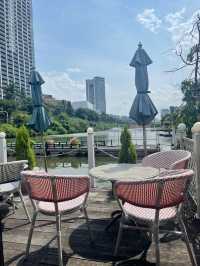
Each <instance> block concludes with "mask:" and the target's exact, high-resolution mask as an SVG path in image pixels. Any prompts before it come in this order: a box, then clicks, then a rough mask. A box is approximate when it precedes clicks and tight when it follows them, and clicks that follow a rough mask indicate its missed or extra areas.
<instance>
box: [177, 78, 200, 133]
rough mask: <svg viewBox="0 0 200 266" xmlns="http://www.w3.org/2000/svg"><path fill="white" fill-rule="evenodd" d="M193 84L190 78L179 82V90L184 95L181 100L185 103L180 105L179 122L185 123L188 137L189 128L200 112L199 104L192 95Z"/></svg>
mask: <svg viewBox="0 0 200 266" xmlns="http://www.w3.org/2000/svg"><path fill="white" fill-rule="evenodd" d="M194 86H195V82H194V81H192V80H184V81H183V82H182V83H181V90H182V93H183V95H184V97H183V101H184V102H185V104H184V105H183V106H181V118H182V121H181V122H183V123H185V124H186V127H187V136H188V137H191V128H192V126H193V125H194V123H195V122H196V121H198V119H199V113H200V104H199V102H196V101H195V98H194V97H193V95H192V90H193V89H194Z"/></svg>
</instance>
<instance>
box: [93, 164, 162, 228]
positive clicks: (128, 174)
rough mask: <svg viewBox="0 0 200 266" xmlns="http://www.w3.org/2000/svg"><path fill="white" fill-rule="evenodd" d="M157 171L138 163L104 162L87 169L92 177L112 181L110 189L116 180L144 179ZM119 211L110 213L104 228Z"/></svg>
mask: <svg viewBox="0 0 200 266" xmlns="http://www.w3.org/2000/svg"><path fill="white" fill-rule="evenodd" d="M159 173H160V170H159V169H156V168H153V167H146V166H142V165H138V164H106V165H101V166H97V167H94V168H92V169H91V170H90V171H89V174H90V176H92V177H93V178H97V179H101V180H103V181H110V182H111V183H112V191H113V186H114V183H115V182H116V181H133V180H146V179H149V178H154V177H156V176H158V175H159ZM121 213H122V212H121V210H117V211H114V212H113V213H112V219H111V221H110V223H109V224H108V225H107V227H106V230H108V229H109V228H110V227H111V226H112V225H113V223H115V222H116V220H118V219H119V218H120V217H121Z"/></svg>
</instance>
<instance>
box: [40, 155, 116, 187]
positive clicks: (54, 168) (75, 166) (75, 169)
mask: <svg viewBox="0 0 200 266" xmlns="http://www.w3.org/2000/svg"><path fill="white" fill-rule="evenodd" d="M108 163H116V160H113V159H112V158H109V157H103V156H99V157H98V156H96V166H99V165H103V164H108ZM37 167H38V168H39V169H40V170H44V162H43V158H41V157H40V158H37ZM47 167H48V172H49V173H51V174H60V175H82V174H83V175H84V174H85V175H88V162H87V157H69V156H57V157H48V159H47ZM96 185H97V186H101V187H104V186H108V184H107V183H105V182H104V181H101V180H96Z"/></svg>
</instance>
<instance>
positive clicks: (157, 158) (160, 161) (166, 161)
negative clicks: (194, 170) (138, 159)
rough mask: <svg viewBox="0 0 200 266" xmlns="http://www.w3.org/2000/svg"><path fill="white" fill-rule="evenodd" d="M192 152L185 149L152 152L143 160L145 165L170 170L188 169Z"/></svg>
mask: <svg viewBox="0 0 200 266" xmlns="http://www.w3.org/2000/svg"><path fill="white" fill-rule="evenodd" d="M190 158H191V153H190V152H189V151H185V150H170V151H162V152H156V153H153V154H150V155H148V156H146V157H144V159H143V160H142V165H143V166H151V167H155V168H158V169H159V168H164V169H168V170H173V169H186V168H187V165H188V162H189V159H190Z"/></svg>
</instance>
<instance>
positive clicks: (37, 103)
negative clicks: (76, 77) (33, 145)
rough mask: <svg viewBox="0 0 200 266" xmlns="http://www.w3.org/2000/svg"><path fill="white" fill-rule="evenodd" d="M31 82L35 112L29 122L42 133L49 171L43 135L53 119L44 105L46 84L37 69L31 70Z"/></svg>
mask: <svg viewBox="0 0 200 266" xmlns="http://www.w3.org/2000/svg"><path fill="white" fill-rule="evenodd" d="M29 83H30V85H31V93H32V102H33V114H32V118H31V121H30V122H29V126H30V127H31V128H32V129H34V130H35V131H37V132H39V133H40V134H41V140H42V144H43V150H44V165H45V170H46V171H47V161H46V150H45V145H44V138H43V136H44V132H45V131H46V130H47V128H48V127H49V126H50V124H51V121H50V119H49V116H48V114H47V111H46V110H45V108H44V106H43V100H42V89H41V85H42V84H44V80H43V79H42V77H41V76H40V74H39V73H38V72H37V71H36V70H35V69H33V70H32V72H31V76H30V82H29Z"/></svg>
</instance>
